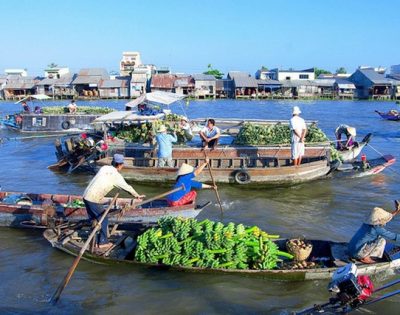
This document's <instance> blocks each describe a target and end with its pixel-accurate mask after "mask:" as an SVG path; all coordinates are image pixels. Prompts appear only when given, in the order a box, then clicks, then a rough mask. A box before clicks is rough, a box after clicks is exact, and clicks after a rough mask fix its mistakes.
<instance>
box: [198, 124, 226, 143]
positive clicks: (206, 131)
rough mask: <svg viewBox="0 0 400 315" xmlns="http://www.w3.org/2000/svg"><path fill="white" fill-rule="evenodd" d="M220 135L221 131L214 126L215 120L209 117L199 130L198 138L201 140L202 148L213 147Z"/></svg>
mask: <svg viewBox="0 0 400 315" xmlns="http://www.w3.org/2000/svg"><path fill="white" fill-rule="evenodd" d="M220 136H221V131H220V130H219V128H218V127H217V126H215V120H214V119H209V120H208V121H207V126H205V127H204V128H203V129H202V130H201V131H200V138H201V141H202V145H203V148H206V147H208V148H211V149H215V147H216V146H217V145H218V140H219V137H220Z"/></svg>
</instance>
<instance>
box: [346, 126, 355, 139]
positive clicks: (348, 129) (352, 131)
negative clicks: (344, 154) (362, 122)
mask: <svg viewBox="0 0 400 315" xmlns="http://www.w3.org/2000/svg"><path fill="white" fill-rule="evenodd" d="M347 132H348V133H349V134H351V135H352V136H353V137H355V136H356V135H357V132H356V128H354V127H347Z"/></svg>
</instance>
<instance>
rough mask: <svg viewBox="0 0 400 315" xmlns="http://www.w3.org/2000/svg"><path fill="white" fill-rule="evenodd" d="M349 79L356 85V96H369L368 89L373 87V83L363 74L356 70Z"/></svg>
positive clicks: (363, 97)
mask: <svg viewBox="0 0 400 315" xmlns="http://www.w3.org/2000/svg"><path fill="white" fill-rule="evenodd" d="M349 80H350V81H351V82H353V83H354V85H355V86H356V91H355V97H356V98H360V99H365V98H369V89H370V88H372V87H373V83H372V82H371V81H370V80H369V79H368V78H367V77H366V76H365V75H363V74H362V73H361V72H360V71H358V70H357V71H356V72H354V73H353V74H352V75H351V77H350V78H349Z"/></svg>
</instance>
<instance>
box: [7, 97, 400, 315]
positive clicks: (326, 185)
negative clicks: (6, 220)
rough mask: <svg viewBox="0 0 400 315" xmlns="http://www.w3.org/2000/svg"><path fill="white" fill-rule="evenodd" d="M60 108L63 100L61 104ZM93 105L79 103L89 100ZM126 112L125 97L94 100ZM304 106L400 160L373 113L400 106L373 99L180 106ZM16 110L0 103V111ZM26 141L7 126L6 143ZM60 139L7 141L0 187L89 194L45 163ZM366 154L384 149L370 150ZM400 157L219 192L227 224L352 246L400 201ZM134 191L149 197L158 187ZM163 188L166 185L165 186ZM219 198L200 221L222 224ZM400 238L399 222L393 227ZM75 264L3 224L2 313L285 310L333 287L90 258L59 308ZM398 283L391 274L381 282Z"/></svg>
mask: <svg viewBox="0 0 400 315" xmlns="http://www.w3.org/2000/svg"><path fill="white" fill-rule="evenodd" d="M60 103H62V102H58V103H57V105H60ZM83 103H85V102H78V105H79V104H83ZM88 104H93V105H107V106H111V107H115V108H119V109H122V108H123V105H124V102H123V101H99V102H88ZM294 105H299V106H300V107H301V109H302V110H303V117H305V118H306V119H310V120H318V121H319V126H320V127H321V128H322V129H323V130H324V131H325V132H326V133H327V134H328V135H329V136H330V137H333V130H334V129H335V127H336V126H337V125H338V124H339V123H347V124H350V125H353V126H355V127H356V128H357V133H358V135H359V136H358V138H359V139H361V137H362V136H363V135H365V134H367V133H368V132H372V133H373V135H374V136H373V139H372V141H371V145H372V146H373V147H374V148H375V149H376V150H377V151H379V152H381V153H384V154H387V153H390V154H392V155H394V156H396V157H399V156H400V123H398V122H388V121H384V120H382V119H381V118H380V117H379V116H378V115H377V114H376V113H374V110H375V109H379V110H382V111H385V110H389V109H391V108H396V107H398V105H395V104H394V102H369V101H340V102H339V101H310V102H292V101H233V100H226V101H198V102H195V101H192V102H190V105H189V106H185V105H182V106H181V105H175V106H174V107H173V109H174V110H176V111H177V112H178V113H179V112H180V113H183V112H184V113H185V114H187V115H188V116H189V117H190V118H195V117H237V118H245V117H246V118H264V119H288V118H289V117H290V111H291V107H292V106H294ZM17 109H18V105H14V104H12V103H11V102H1V103H0V115H4V114H5V113H7V112H11V111H16V110H17ZM16 136H21V135H18V134H15V133H12V132H9V131H7V130H4V129H0V137H1V138H5V137H16ZM53 140H54V139H46V138H39V139H29V140H19V141H15V140H10V141H5V142H4V143H2V144H0V185H1V186H2V189H3V190H16V191H26V192H51V193H75V194H81V193H82V192H83V190H84V188H85V186H86V185H87V183H88V181H89V180H90V178H91V175H87V174H72V175H65V174H60V173H54V172H51V171H50V170H48V169H47V168H46V167H47V166H48V165H49V164H52V163H54V161H55V155H54V148H53ZM365 153H366V155H367V157H368V158H373V157H378V156H379V155H378V153H377V152H376V151H374V150H372V149H371V148H366V150H365ZM399 174H400V161H399V162H397V163H396V164H395V165H394V166H393V167H392V168H391V169H390V170H385V171H384V172H383V173H381V174H379V175H376V176H373V177H366V178H359V179H346V180H343V179H338V178H332V179H325V180H319V181H315V182H311V183H305V184H301V185H296V186H292V187H281V188H262V189H251V190H250V189H243V188H242V187H237V186H226V185H225V186H221V187H220V195H221V199H222V200H223V205H224V208H225V213H224V217H223V221H224V222H229V221H233V222H237V223H238V222H241V223H244V224H248V225H255V224H256V225H258V226H260V227H261V228H263V229H265V230H266V231H268V232H269V233H273V234H279V235H281V236H282V237H297V236H305V237H307V238H310V239H311V238H318V239H330V240H334V241H347V240H348V239H349V238H350V237H351V236H352V234H353V233H354V232H355V230H356V229H357V228H358V226H359V225H360V224H361V221H362V219H363V218H364V216H365V215H366V214H367V213H368V212H369V211H370V209H371V208H372V207H373V206H376V205H378V206H382V207H386V208H392V207H393V206H392V204H393V199H395V198H400V193H399V188H400V177H399ZM134 187H135V188H136V189H137V190H138V191H139V192H140V193H145V194H147V195H149V196H151V195H153V194H156V193H158V192H159V191H160V188H159V187H158V186H156V185H139V184H137V183H136V184H134ZM163 189H165V188H163ZM206 200H211V201H213V205H212V206H211V207H209V208H208V209H206V210H204V211H203V213H201V215H200V217H199V218H200V219H204V218H210V219H214V220H218V219H219V218H220V216H219V210H218V206H217V204H216V202H215V197H214V194H213V192H211V191H201V192H200V194H199V201H206ZM389 228H390V229H391V230H393V231H397V232H400V218H396V219H395V220H394V221H393V222H391V223H390V224H389ZM72 260H73V258H72V257H70V256H68V255H66V254H64V253H62V252H58V251H56V250H55V249H53V248H51V247H50V246H49V245H48V244H47V243H46V241H44V240H43V239H42V237H41V233H40V231H28V230H15V229H9V228H0V313H2V314H31V313H39V314H43V313H48V314H59V313H65V314H132V313H133V314H136V313H140V314H157V313H164V314H285V313H288V312H290V311H293V310H296V309H297V310H298V309H302V308H304V307H306V306H309V305H312V304H314V303H318V302H323V301H325V300H327V299H328V298H329V293H328V292H327V290H326V286H327V283H328V282H327V281H309V282H296V283H288V282H280V281H271V280H265V279H260V278H252V277H243V276H237V275H215V274H212V275H211V274H193V273H180V272H167V271H154V270H153V271H150V270H146V269H143V268H140V267H127V266H111V267H110V266H108V267H107V266H101V265H94V264H91V263H88V262H85V261H82V262H81V263H80V264H79V266H78V268H77V270H76V272H75V274H74V276H73V278H72V280H71V282H70V284H69V286H68V287H67V288H66V290H65V291H64V293H63V295H62V297H61V300H60V301H59V304H58V305H57V306H50V305H49V304H48V303H47V301H48V299H49V298H50V297H51V295H52V294H53V292H54V290H55V289H56V288H57V286H58V284H59V283H60V282H61V280H62V278H63V277H64V275H65V273H66V271H67V269H68V268H69V267H70V265H71V263H72ZM396 277H398V275H396V274H384V275H379V276H377V277H374V278H373V280H374V281H375V282H376V283H377V285H379V284H383V283H385V282H387V281H390V280H392V279H394V278H396ZM399 306H400V297H393V298H390V299H388V300H385V301H384V302H382V303H380V304H376V305H374V306H371V307H370V308H369V310H370V311H372V313H373V314H397V313H398V308H399Z"/></svg>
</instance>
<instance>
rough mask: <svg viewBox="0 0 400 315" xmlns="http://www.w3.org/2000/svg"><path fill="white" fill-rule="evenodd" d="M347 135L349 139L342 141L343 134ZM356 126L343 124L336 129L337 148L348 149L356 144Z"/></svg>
mask: <svg viewBox="0 0 400 315" xmlns="http://www.w3.org/2000/svg"><path fill="white" fill-rule="evenodd" d="M343 134H344V135H346V137H347V140H346V142H345V143H343V141H342V135H343ZM356 135H357V132H356V128H354V127H350V126H348V125H345V124H342V125H340V126H339V127H337V128H336V130H335V136H336V140H337V149H338V150H348V149H349V148H351V147H352V146H353V145H354V144H355V139H356Z"/></svg>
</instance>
